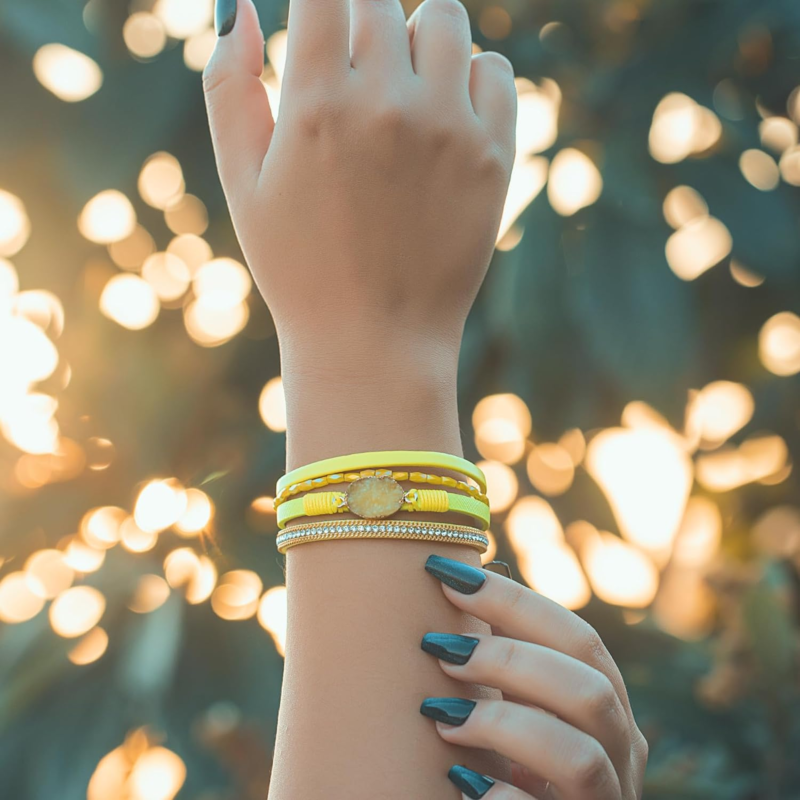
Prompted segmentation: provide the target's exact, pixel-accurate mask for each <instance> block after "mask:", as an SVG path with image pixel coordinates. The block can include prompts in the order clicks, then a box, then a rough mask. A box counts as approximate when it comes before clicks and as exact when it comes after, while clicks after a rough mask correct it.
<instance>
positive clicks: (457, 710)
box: [419, 697, 476, 725]
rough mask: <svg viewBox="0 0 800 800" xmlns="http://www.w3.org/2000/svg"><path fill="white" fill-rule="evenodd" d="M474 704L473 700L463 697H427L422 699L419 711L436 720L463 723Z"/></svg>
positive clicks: (450, 723) (455, 723)
mask: <svg viewBox="0 0 800 800" xmlns="http://www.w3.org/2000/svg"><path fill="white" fill-rule="evenodd" d="M475 705H476V703H475V701H474V700H465V699H464V698H463V697H427V698H425V700H423V701H422V705H421V706H420V707H419V713H420V714H422V715H423V716H426V717H430V718H431V719H435V720H436V721H437V722H446V723H447V724H448V725H463V724H464V723H465V722H466V721H467V719H468V717H469V715H470V714H471V713H472V709H473V708H475Z"/></svg>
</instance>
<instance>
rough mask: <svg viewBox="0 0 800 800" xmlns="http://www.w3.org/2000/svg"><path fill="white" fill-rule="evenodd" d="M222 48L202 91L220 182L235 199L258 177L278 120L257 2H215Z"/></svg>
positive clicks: (217, 49)
mask: <svg viewBox="0 0 800 800" xmlns="http://www.w3.org/2000/svg"><path fill="white" fill-rule="evenodd" d="M216 6H217V7H216V23H217V37H218V38H217V44H216V47H215V48H214V52H213V54H212V55H211V59H210V60H209V62H208V64H207V65H206V68H205V70H204V71H203V89H204V92H205V98H206V108H207V110H208V121H209V126H210V128H211V139H212V141H213V144H214V154H215V156H216V159H217V168H218V170H219V175H220V180H221V181H222V187H223V189H224V190H225V194H226V196H227V197H228V200H229V201H230V199H231V196H232V195H233V193H235V192H236V191H237V188H238V187H242V188H244V189H245V190H246V191H249V190H250V189H251V188H252V187H253V186H254V185H255V182H256V180H257V179H258V175H259V172H260V170H261V163H262V161H263V160H264V156H265V155H266V153H267V148H268V147H269V142H270V139H271V138H272V132H273V130H274V128H275V122H274V120H273V118H272V112H271V110H270V107H269V100H268V99H267V93H266V91H265V89H264V85H263V84H262V83H261V72H262V70H263V68H264V36H263V34H262V32H261V27H260V25H259V22H258V13H257V12H256V9H255V6H254V5H253V2H252V0H216Z"/></svg>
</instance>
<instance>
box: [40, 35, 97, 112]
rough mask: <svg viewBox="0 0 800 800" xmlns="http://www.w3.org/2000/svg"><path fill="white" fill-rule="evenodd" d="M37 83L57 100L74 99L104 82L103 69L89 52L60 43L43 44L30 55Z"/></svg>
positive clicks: (93, 90)
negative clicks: (85, 52) (87, 53)
mask: <svg viewBox="0 0 800 800" xmlns="http://www.w3.org/2000/svg"><path fill="white" fill-rule="evenodd" d="M33 72H34V74H35V75H36V78H37V80H38V81H39V83H41V84H42V86H44V88H45V89H47V90H49V91H51V92H52V93H53V94H54V95H55V96H56V97H58V98H59V99H60V100H64V101H66V102H67V103H77V102H79V101H81V100H85V99H86V98H87V97H91V96H92V95H93V94H94V93H95V92H96V91H97V90H98V89H99V88H100V87H101V86H102V84H103V72H102V70H101V69H100V67H99V66H98V64H97V62H96V61H94V60H93V59H91V58H89V56H87V55H85V54H84V53H81V52H79V51H77V50H73V49H72V48H71V47H67V46H66V45H63V44H46V45H43V46H42V47H40V48H39V49H38V50H37V51H36V55H34V57H33Z"/></svg>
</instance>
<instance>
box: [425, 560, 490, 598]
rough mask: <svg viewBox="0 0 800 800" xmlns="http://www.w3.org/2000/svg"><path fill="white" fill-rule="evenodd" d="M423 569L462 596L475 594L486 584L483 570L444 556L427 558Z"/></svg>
mask: <svg viewBox="0 0 800 800" xmlns="http://www.w3.org/2000/svg"><path fill="white" fill-rule="evenodd" d="M425 569H426V570H427V571H428V572H430V574H431V575H433V577H434V578H438V579H439V580H440V581H442V583H446V584H447V585H448V586H452V587H453V589H455V590H456V591H458V592H461V593H462V594H475V592H477V591H478V589H480V588H481V586H483V584H484V583H485V582H486V576H485V575H484V574H483V570H480V569H476V568H475V567H471V566H470V565H469V564H465V563H464V562H463V561H456V560H455V559H453V558H445V557H444V556H429V557H428V560H427V561H426V562H425Z"/></svg>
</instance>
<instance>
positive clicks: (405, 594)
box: [203, 0, 643, 800]
mask: <svg viewBox="0 0 800 800" xmlns="http://www.w3.org/2000/svg"><path fill="white" fill-rule="evenodd" d="M220 3H221V5H224V7H220V8H218V14H217V21H218V25H219V31H220V33H221V34H222V35H221V36H220V38H219V40H218V42H217V46H216V49H215V52H214V54H213V56H212V58H211V61H210V62H209V65H208V67H207V69H206V71H205V73H204V76H203V77H204V88H205V93H206V103H207V107H208V113H209V122H210V128H211V133H212V139H213V142H214V150H215V154H216V159H217V163H218V168H219V173H220V179H221V182H222V186H223V189H224V191H225V195H226V198H227V201H228V205H229V208H230V211H231V216H232V219H233V222H234V226H235V229H236V233H237V236H238V238H239V241H240V244H241V246H242V250H243V252H244V254H245V257H246V259H247V262H248V264H249V266H250V269H251V270H252V272H253V275H254V277H255V281H256V283H257V285H258V287H259V289H260V291H261V293H262V295H263V296H264V299H265V300H266V302H267V304H268V306H269V308H270V311H271V313H272V316H273V318H274V320H275V326H276V330H277V333H278V341H279V344H280V349H281V361H282V376H283V380H284V388H285V392H286V403H287V417H288V420H287V421H288V432H287V469H293V468H295V467H297V466H300V465H302V464H306V463H309V462H311V461H316V460H318V459H322V458H327V457H330V456H336V455H343V454H346V453H353V452H359V451H365V450H387V449H404V450H438V451H443V452H449V453H453V454H456V455H461V452H462V450H461V441H460V432H459V425H458V414H457V405H456V370H457V363H458V353H459V349H460V345H461V337H462V332H463V328H464V322H465V319H466V316H467V313H468V312H469V309H470V307H471V305H472V302H473V300H474V298H475V295H476V293H477V291H478V289H479V287H480V285H481V282H482V281H483V278H484V276H485V273H486V269H487V267H488V264H489V260H490V258H491V254H492V251H493V245H494V241H495V237H496V234H497V228H498V225H499V220H500V215H501V211H502V205H503V200H504V197H505V193H506V191H507V187H508V180H509V175H510V170H511V166H512V163H513V158H514V141H515V135H514V134H515V114H516V94H515V91H514V84H513V72H512V69H511V66H510V64H509V63H508V62H507V60H505V59H504V58H502V57H501V56H498V55H497V54H493V53H485V54H481V55H479V56H472V54H471V43H470V31H469V23H468V19H467V15H466V12H465V11H464V8H463V7H462V6H461V4H460V3H459V2H457V0H425V2H424V3H423V4H422V5H421V6H420V7H419V8H418V9H417V11H416V12H415V13H414V15H413V16H412V18H411V19H410V20H409V21H408V23H407V22H406V20H405V19H404V16H403V13H402V10H401V7H400V4H399V3H398V2H397V0H351V2H348V0H292V3H291V4H290V13H289V43H288V57H287V64H286V70H285V77H284V83H283V89H282V100H281V108H280V115H279V117H278V121H277V124H276V123H275V121H274V115H273V113H272V110H271V109H270V107H269V104H268V101H267V97H266V93H265V91H264V89H263V86H262V84H261V82H260V80H259V76H260V74H261V71H262V64H263V52H264V50H263V36H262V33H261V30H260V27H259V24H258V19H257V16H256V12H255V8H254V7H253V5H252V2H251V0H238V3H235V2H234V0H224V3H223V2H222V0H220ZM380 466H384V467H387V468H392V467H393V466H395V465H392V464H385V465H380ZM402 516H403V515H399V517H398V518H402ZM414 518H415V519H423V518H424V517H423V515H419V514H418V515H414ZM432 518H435V519H437V520H438V521H442V519H443V517H442V515H437V516H435V517H432ZM451 519H452V521H454V522H459V523H463V521H464V520H463V519H462V518H461V517H459V516H457V515H455V516H452V517H451ZM432 554H438V555H439V556H442V557H444V558H445V560H447V559H456V560H457V561H458V562H460V564H461V565H462V569H463V565H467V566H471V567H473V572H477V573H480V574H481V575H486V577H487V578H488V580H487V581H486V582H485V584H484V585H481V586H480V588H479V590H477V591H475V592H474V593H473V594H472V595H469V596H468V595H464V594H461V593H460V592H458V591H455V590H454V589H452V588H448V589H447V591H444V593H443V589H442V587H443V586H444V584H443V583H442V580H443V578H442V576H441V575H440V574H439V575H437V574H434V573H433V572H432V571H431V570H430V569H428V570H426V562H427V560H428V557H429V556H431V555H432ZM479 566H480V561H479V557H478V554H477V551H476V550H474V549H471V548H468V547H466V546H462V545H450V544H433V545H432V544H429V543H426V542H416V541H391V540H350V541H331V542H319V543H314V544H313V545H301V546H298V547H296V548H292V549H291V550H289V552H288V553H287V556H286V580H287V590H288V603H289V620H288V624H289V628H288V639H287V647H286V663H285V672H284V681H283V688H282V696H281V708H280V715H279V719H278V731H277V739H276V749H275V761H274V769H273V774H272V781H271V786H270V794H269V798H270V800H323V799H324V800H332V799H333V800H339V799H340V798H341V800H345V798H346V799H347V800H362V799H363V800H395V799H397V800H400V798H414V800H443V799H447V798H452V800H457V798H459V797H460V796H462V795H461V788H463V786H464V785H466V784H467V783H469V784H470V785H475V786H477V785H481V782H480V781H468V780H467V778H466V777H465V775H466V773H463V771H462V772H460V773H459V776H460V779H461V784H460V786H461V788H457V785H456V782H455V781H454V780H453V779H452V776H451V777H448V772H449V771H450V769H451V767H453V765H455V764H459V765H463V766H464V767H467V768H468V769H470V770H474V771H476V772H478V773H482V774H487V775H491V776H492V777H493V778H494V779H495V780H496V781H497V782H496V784H495V785H494V786H492V787H491V789H490V790H489V794H488V795H487V796H489V797H490V798H492V800H494V799H495V798H500V797H506V796H507V797H539V796H542V794H541V793H543V792H544V791H545V788H544V787H545V785H546V781H547V780H550V781H552V782H553V784H554V786H556V787H558V790H559V792H560V794H559V795H558V796H559V797H560V798H562V800H572V798H581V799H582V798H589V797H595V796H597V797H600V798H602V800H605V798H607V797H612V796H614V794H613V792H614V791H617V795H616V796H619V797H624V798H625V799H626V800H628V798H633V797H638V794H637V792H638V788H637V787H638V785H640V778H641V768H642V767H643V763H639V762H641V758H638V761H637V768H636V769H635V770H634V769H628V767H627V766H626V764H627V762H626V753H628V755H629V756H630V757H631V758H633V755H632V754H633V753H634V752H638V751H636V746H638V745H637V741H638V740H636V738H635V736H634V735H633V733H632V732H631V734H630V737H627V736H626V735H625V728H624V726H623V725H621V723H620V720H621V719H622V716H620V715H617V716H610V715H606V716H602V715H601V716H599V717H597V719H595V717H593V716H591V715H590V716H588V717H587V716H585V715H581V714H580V711H581V709H580V708H572V707H571V706H570V707H569V708H567V706H566V704H565V706H564V708H563V709H561V711H563V712H564V713H565V714H569V715H571V716H570V717H569V720H571V721H568V718H567V717H565V718H564V719H563V720H556V719H554V718H552V717H549V716H546V715H544V714H542V712H541V711H537V710H534V709H533V708H532V707H531V705H532V704H535V703H536V702H537V699H538V701H539V702H543V700H542V695H543V693H545V694H546V695H547V698H548V699H549V698H550V697H553V698H559V697H562V696H563V697H569V696H570V695H571V693H572V692H574V690H575V686H574V685H573V683H571V681H576V680H577V681H581V680H583V679H585V678H586V676H587V675H590V676H591V678H592V679H594V678H595V674H596V675H597V676H602V674H606V671H612V667H613V662H612V661H611V660H610V657H608V656H607V653H606V655H604V656H602V658H600V655H599V654H600V653H601V649H600V648H601V645H600V644H597V642H598V641H599V640H596V637H594V638H593V637H592V635H591V634H590V633H588V632H585V631H584V634H585V643H584V645H585V648H586V649H585V653H584V652H583V651H581V653H577V651H576V652H567V650H566V649H565V648H566V644H565V643H564V642H563V641H562V638H563V635H564V634H565V633H566V632H568V631H572V630H573V629H574V630H575V631H577V630H578V629H579V626H578V623H580V620H578V618H577V617H574V615H571V614H569V612H565V611H563V610H562V612H563V614H565V615H567V618H568V619H569V620H570V622H569V625H568V626H567V627H565V622H564V619H562V618H559V617H557V616H554V615H550V616H549V617H548V616H547V615H545V619H547V620H549V621H548V622H547V623H545V622H543V621H542V620H537V619H530V620H527V624H523V622H524V620H520V619H519V618H518V616H513V615H518V614H519V612H521V611H522V610H523V609H526V613H527V614H532V615H535V614H536V613H538V611H537V608H536V607H535V606H531V607H530V608H528V607H527V606H524V605H523V604H522V602H521V601H520V600H519V595H518V593H519V592H520V591H522V589H521V587H519V585H518V584H516V583H515V582H513V581H511V580H509V579H506V578H503V577H501V576H497V575H493V574H491V573H489V572H487V571H483V570H479V569H477V568H478V567H479ZM451 583H453V581H451ZM455 584H458V581H456V582H455ZM492 587H494V588H492ZM496 590H497V591H496ZM503 591H505V592H506V597H505V600H504V599H503V596H502V594H503ZM524 591H525V592H526V593H528V594H530V595H532V594H533V593H532V592H530V590H524ZM449 592H452V596H451V595H450V594H449ZM486 598H488V599H489V601H490V602H489V603H488V604H486V602H485V601H486ZM536 600H537V602H540V601H541V600H542V599H541V598H536ZM470 602H471V603H472V605H469V603H470ZM508 615H512V616H508ZM581 624H583V623H581ZM506 626H508V627H506ZM562 629H563V630H562ZM581 630H583V629H581ZM436 631H438V632H446V633H456V634H464V635H469V636H472V637H475V638H478V639H479V643H478V645H477V647H476V649H475V651H474V653H473V655H472V656H471V657H470V658H469V660H468V662H467V663H466V664H463V665H461V666H457V665H450V666H449V667H447V668H445V667H444V666H442V664H443V663H444V662H439V660H438V659H437V658H434V657H432V656H431V655H430V654H429V653H427V652H425V651H424V650H423V649H422V647H421V641H422V638H423V636H424V635H425V634H426V633H429V632H436ZM493 634H494V635H496V636H497V637H498V638H502V641H501V643H500V644H499V645H495V644H494V643H493ZM515 636H516V637H519V638H520V640H524V641H526V642H529V643H530V644H529V645H528V646H527V647H523V644H522V641H521V642H520V645H519V649H518V650H517V651H515V653H517V655H516V656H515V658H514V660H513V664H511V663H510V662H506V661H504V660H503V659H504V658H505V656H504V653H506V651H505V650H503V649H502V648H503V647H506V648H507V647H508V645H507V644H504V642H507V641H508V640H509V638H510V637H515ZM526 637H527V638H526ZM531 637H533V638H531ZM560 637H561V638H560ZM576 637H577V638H576V639H575V640H574V641H573V640H570V642H571V644H570V646H574V647H578V644H579V643H580V641H582V640H581V639H580V636H578V634H577V633H576ZM537 646H538V648H539V649H538V650H537V649H536V647H537ZM543 650H546V651H547V653H546V654H543V653H542V652H541V651H543ZM551 651H552V652H551ZM556 651H558V652H556ZM603 651H604V649H603ZM559 657H560V658H569V659H571V660H570V662H569V666H570V669H565V668H564V663H563V662H559V661H557V659H558V658H559ZM596 658H600V666H597V665H596V664H594V662H593V661H592V660H591V659H596ZM548 659H549V660H548ZM554 659H556V661H555V662H554ZM573 662H574V663H573ZM587 664H588V665H589V666H587ZM581 665H583V667H582V666H581ZM511 666H513V667H514V669H513V670H512V669H510V667H511ZM539 669H543V670H544V669H550V670H551V672H552V675H551V678H549V679H548V680H550V683H545V684H543V685H542V686H540V685H539V683H538V681H539V678H538V675H537V672H536V671H537V670H539ZM582 669H583V670H584V671H581V670H582ZM590 669H591V670H593V671H592V672H591V673H589V672H587V671H586V670H590ZM613 669H614V670H615V669H616V668H615V667H613ZM458 670H461V671H460V672H459V671H458ZM518 672H519V673H520V674H517V673H518ZM547 674H548V675H550V674H551V673H550V672H548V673H547ZM562 675H569V676H571V677H570V678H569V679H567V678H565V677H561V676H562ZM606 680H607V682H608V681H611V680H612V679H611V677H607V678H606ZM502 681H505V682H506V683H505V684H503V685H501V683H502ZM559 681H560V682H559ZM553 683H555V684H558V685H557V686H555V687H554V685H553ZM532 684H536V686H535V687H534V686H532ZM594 685H600V677H597V680H596V681H595V682H594V683H593V684H592V686H594ZM603 687H605V684H603ZM614 687H615V690H618V689H619V687H618V686H617V685H616V684H614ZM511 689H513V690H514V691H515V692H517V693H518V698H515V697H514V696H511V695H507V694H506V691H511ZM621 691H622V692H624V687H623V688H622V690H621ZM618 696H619V697H620V700H619V704H620V707H621V708H624V709H625V714H627V715H629V709H628V708H627V706H626V705H625V704H626V703H627V700H624V701H623V700H622V699H621V695H620V694H619V693H618ZM429 697H462V698H465V699H468V700H472V701H476V704H475V705H474V708H473V709H472V712H471V713H470V715H469V717H468V718H467V719H466V721H465V722H464V724H463V725H461V726H460V727H458V728H451V729H446V730H439V729H438V728H437V727H436V726H435V724H434V723H433V722H432V721H431V720H430V719H427V718H426V717H425V716H424V715H423V714H421V713H420V708H421V706H422V703H423V701H424V700H425V699H426V698H429ZM593 698H594V695H591V697H590V700H592V701H593ZM603 698H605V699H607V694H604V695H603ZM565 703H566V701H565ZM578 705H579V704H578ZM597 708H599V703H594V702H590V703H589V710H590V711H591V710H596V709H597ZM503 709H506V710H505V711H503ZM556 713H560V711H557V712H556ZM620 713H621V712H620ZM531 715H532V716H531ZM626 718H627V717H626ZM532 720H535V722H534V721H532ZM554 726H555V727H554ZM585 729H588V730H585ZM554 731H555V734H557V735H555V738H554ZM459 737H461V738H459ZM548 737H549V740H548ZM559 737H560V738H559ZM595 737H599V738H595ZM601 740H602V742H603V744H600V741H601ZM558 743H561V745H563V746H556V745H557V744H558ZM606 754H608V755H606ZM601 755H602V758H601ZM612 755H613V759H614V760H613V762H612ZM612 763H613V766H612V767H609V764H612ZM637 770H638V771H637ZM534 773H536V774H534ZM453 774H455V773H453ZM572 775H578V778H577V779H573V778H571V777H565V776H572ZM594 777H596V778H597V780H598V781H600V783H598V784H597V785H598V786H600V789H601V790H602V791H601V794H598V795H594V794H591V791H593V790H592V789H591V788H589V784H590V783H591V781H589V780H588V779H589V778H594ZM615 781H616V782H615ZM511 782H513V783H515V784H516V785H517V787H518V788H517V789H513V788H512V787H511ZM486 784H487V782H486V781H484V782H483V784H482V785H484V786H486ZM509 791H513V792H516V794H507V792H509ZM503 792H506V794H503ZM537 793H539V794H537ZM464 796H466V795H464ZM552 796H555V795H552Z"/></svg>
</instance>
